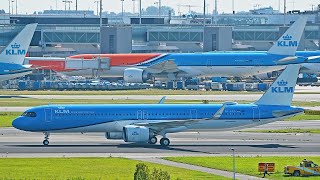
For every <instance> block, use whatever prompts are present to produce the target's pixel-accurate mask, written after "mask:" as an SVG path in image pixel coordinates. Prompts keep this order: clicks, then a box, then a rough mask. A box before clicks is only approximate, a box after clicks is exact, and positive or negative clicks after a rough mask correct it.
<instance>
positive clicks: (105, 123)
mask: <svg viewBox="0 0 320 180" xmlns="http://www.w3.org/2000/svg"><path fill="white" fill-rule="evenodd" d="M300 66H301V65H289V66H287V68H286V69H285V70H284V71H283V72H282V74H281V75H280V76H279V77H278V79H277V80H276V81H275V82H274V83H273V84H272V86H271V87H270V88H269V89H268V91H267V92H266V93H265V94H264V95H263V96H262V97H261V98H260V99H259V100H258V101H257V102H255V103H252V104H237V103H235V102H226V103H223V104H179V105H178V104H171V105H169V104H163V101H164V99H162V100H161V101H160V102H159V104H134V105H114V104H108V105H87V104H86V105H46V106H39V107H34V108H31V109H29V110H27V111H25V112H24V113H23V114H22V115H21V116H20V117H18V118H16V119H15V120H14V121H13V123H12V125H13V126H14V127H15V128H17V129H20V130H24V131H32V132H44V134H45V139H44V141H43V144H44V145H48V144H49V141H48V139H49V134H50V133H68V132H79V133H88V132H105V133H106V135H105V136H106V138H107V139H123V140H124V141H125V142H142V143H147V142H148V143H150V144H155V143H157V136H161V137H162V138H161V140H160V144H161V145H162V146H168V145H169V144H170V140H169V139H168V138H167V137H166V134H168V133H175V132H181V131H192V130H196V131H200V130H232V129H240V128H246V127H253V126H258V125H262V124H266V123H270V122H274V121H279V120H283V119H285V118H289V117H292V116H295V115H297V114H301V113H303V112H304V109H302V108H299V107H294V106H291V101H292V97H293V93H294V88H295V85H296V81H297V77H298V74H299V70H300Z"/></svg>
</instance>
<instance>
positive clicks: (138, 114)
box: [137, 110, 143, 120]
mask: <svg viewBox="0 0 320 180" xmlns="http://www.w3.org/2000/svg"><path fill="white" fill-rule="evenodd" d="M142 119H143V115H142V111H141V110H139V111H137V120H142Z"/></svg>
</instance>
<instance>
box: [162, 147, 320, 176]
mask: <svg viewBox="0 0 320 180" xmlns="http://www.w3.org/2000/svg"><path fill="white" fill-rule="evenodd" d="M230 153H231V152H230ZM305 158H306V159H310V160H312V161H313V162H315V163H317V164H319V163H320V157H306V156H303V157H294V156H289V157H236V170H237V172H238V173H242V174H247V175H251V176H257V177H262V175H260V173H259V172H258V163H260V162H274V163H275V166H276V167H275V173H273V174H272V175H271V176H270V177H269V176H268V177H267V178H268V179H276V180H287V179H308V180H316V179H319V177H308V178H305V177H291V176H288V175H284V173H283V168H284V167H285V166H287V165H291V166H298V165H299V163H300V162H301V161H302V160H303V159H305ZM165 159H167V160H171V161H176V162H182V163H187V164H193V165H198V166H203V167H208V168H214V169H220V170H226V171H232V167H233V166H232V163H233V161H232V157H168V158H165Z"/></svg>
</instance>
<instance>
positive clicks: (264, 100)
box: [255, 64, 301, 106]
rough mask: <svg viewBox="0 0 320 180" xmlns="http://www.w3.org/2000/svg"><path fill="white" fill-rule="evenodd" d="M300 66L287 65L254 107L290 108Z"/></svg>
mask: <svg viewBox="0 0 320 180" xmlns="http://www.w3.org/2000/svg"><path fill="white" fill-rule="evenodd" d="M300 67H301V65H297V64H294V65H288V66H287V68H286V69H285V70H284V71H283V72H282V73H281V74H280V76H279V77H278V78H277V79H276V80H275V81H274V82H273V84H272V85H271V87H270V88H269V89H268V91H267V92H266V93H264V94H263V96H262V97H261V98H260V99H259V100H258V101H257V102H255V104H256V105H280V106H291V102H292V98H293V94H294V90H295V86H296V83H297V79H298V76H299V71H300Z"/></svg>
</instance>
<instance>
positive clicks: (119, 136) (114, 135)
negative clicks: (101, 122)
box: [105, 132, 123, 139]
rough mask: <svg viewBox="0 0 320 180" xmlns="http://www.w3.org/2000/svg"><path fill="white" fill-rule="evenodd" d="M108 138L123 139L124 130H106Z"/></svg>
mask: <svg viewBox="0 0 320 180" xmlns="http://www.w3.org/2000/svg"><path fill="white" fill-rule="evenodd" d="M105 136H106V138H107V139H123V132H106V134H105Z"/></svg>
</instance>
